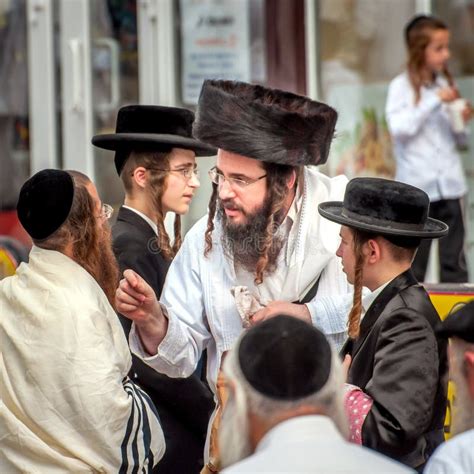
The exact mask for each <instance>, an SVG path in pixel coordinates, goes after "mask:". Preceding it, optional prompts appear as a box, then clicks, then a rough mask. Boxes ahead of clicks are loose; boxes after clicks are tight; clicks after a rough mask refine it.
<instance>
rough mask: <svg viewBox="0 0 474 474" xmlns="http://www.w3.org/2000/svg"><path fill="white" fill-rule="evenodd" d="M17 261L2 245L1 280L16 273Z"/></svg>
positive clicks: (0, 253) (0, 260)
mask: <svg viewBox="0 0 474 474" xmlns="http://www.w3.org/2000/svg"><path fill="white" fill-rule="evenodd" d="M15 268H16V261H15V259H14V258H13V256H12V254H11V253H10V252H9V251H8V250H6V249H4V248H2V247H0V280H1V279H2V278H5V277H7V276H12V275H14V273H15Z"/></svg>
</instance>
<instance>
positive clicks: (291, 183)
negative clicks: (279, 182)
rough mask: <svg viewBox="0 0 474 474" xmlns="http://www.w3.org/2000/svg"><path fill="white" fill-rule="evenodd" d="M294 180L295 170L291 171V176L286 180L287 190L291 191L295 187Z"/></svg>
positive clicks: (295, 176)
mask: <svg viewBox="0 0 474 474" xmlns="http://www.w3.org/2000/svg"><path fill="white" fill-rule="evenodd" d="M296 178H297V172H296V170H293V171H292V172H291V176H290V177H289V178H288V181H287V182H286V185H287V186H288V189H293V188H294V187H295V185H296Z"/></svg>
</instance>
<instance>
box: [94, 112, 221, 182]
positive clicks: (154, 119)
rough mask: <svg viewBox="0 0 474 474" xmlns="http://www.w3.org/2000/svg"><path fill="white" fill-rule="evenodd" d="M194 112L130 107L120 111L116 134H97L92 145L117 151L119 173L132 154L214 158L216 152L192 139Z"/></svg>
mask: <svg viewBox="0 0 474 474" xmlns="http://www.w3.org/2000/svg"><path fill="white" fill-rule="evenodd" d="M193 120H194V113H193V112H191V111H190V110H188V109H182V108H177V107H162V106H157V105H156V106H155V105H128V106H126V107H122V108H121V109H120V110H119V111H118V115H117V124H116V127H115V133H109V134H103V135H95V136H94V137H92V144H93V145H95V146H97V147H99V148H105V149H106V150H115V151H116V154H115V167H116V169H117V173H118V174H120V172H121V171H122V168H123V165H124V164H125V161H126V160H127V158H128V156H129V152H131V151H137V150H140V151H162V150H166V149H170V148H173V147H175V148H185V149H187V150H192V151H194V152H195V153H196V155H197V156H212V155H215V154H216V152H217V150H216V149H215V148H213V147H211V146H209V145H206V144H205V143H201V142H200V141H199V140H196V139H195V138H193V136H192V125H193Z"/></svg>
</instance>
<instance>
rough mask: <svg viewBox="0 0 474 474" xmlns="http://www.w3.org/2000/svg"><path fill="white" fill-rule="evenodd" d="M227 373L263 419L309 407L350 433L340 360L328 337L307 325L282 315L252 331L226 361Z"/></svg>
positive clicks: (252, 408)
mask: <svg viewBox="0 0 474 474" xmlns="http://www.w3.org/2000/svg"><path fill="white" fill-rule="evenodd" d="M224 373H225V375H226V377H227V378H229V379H231V380H233V381H234V382H235V383H236V385H238V386H239V387H240V388H241V389H242V390H243V391H244V392H245V394H246V398H247V403H248V406H249V409H250V411H251V412H252V413H254V414H257V415H258V416H259V417H261V418H264V419H268V420H271V419H272V418H273V417H277V418H278V416H279V415H280V414H281V413H282V412H288V411H291V410H293V409H297V408H298V407H301V406H306V407H313V408H317V409H318V412H320V413H324V414H327V415H328V416H329V417H330V418H332V419H333V421H334V422H335V423H336V425H337V426H338V427H339V429H340V430H341V431H342V432H345V430H346V425H345V416H344V412H343V410H342V384H343V380H342V374H341V367H340V363H339V361H338V358H337V355H336V353H335V351H334V349H333V348H332V347H331V345H330V344H329V342H328V341H327V339H326V337H325V336H324V334H323V333H322V332H321V331H319V330H318V329H316V328H315V327H313V326H312V325H310V324H308V323H306V322H304V321H301V320H299V319H297V318H294V317H291V316H286V315H280V316H276V317H274V318H271V319H269V320H267V321H264V322H263V323H261V324H259V325H257V326H255V327H253V328H251V329H250V330H249V331H247V332H246V333H244V334H243V336H241V339H240V340H239V341H238V342H237V344H236V346H235V347H234V349H233V350H232V351H231V353H230V354H229V355H228V357H227V358H226V360H225V363H224Z"/></svg>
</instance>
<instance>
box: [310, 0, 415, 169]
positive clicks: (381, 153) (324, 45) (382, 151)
mask: <svg viewBox="0 0 474 474" xmlns="http://www.w3.org/2000/svg"><path fill="white" fill-rule="evenodd" d="M415 3H416V2H415V1H414V0H403V1H400V0H380V1H377V2H374V1H372V0H321V1H319V2H318V6H319V9H318V19H319V21H318V37H319V51H320V84H321V98H322V100H324V101H326V102H327V103H329V104H330V105H332V106H333V107H335V108H336V110H337V111H338V112H339V120H338V125H337V138H336V139H335V140H334V143H333V146H332V152H331V157H330V159H329V160H328V172H329V173H330V174H340V173H342V174H346V175H347V176H349V177H353V176H358V175H364V176H385V177H393V175H394V171H395V161H394V157H393V153H392V147H391V142H390V137H389V134H388V131H387V126H386V123H385V120H384V107H385V98H386V90H387V86H388V83H389V81H390V80H391V79H392V78H393V77H395V76H396V75H397V74H399V73H400V72H401V71H402V69H403V67H404V62H405V46H404V42H403V27H404V25H405V24H406V22H407V21H408V20H409V18H410V17H412V16H413V15H414V14H415V11H416V10H415Z"/></svg>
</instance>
